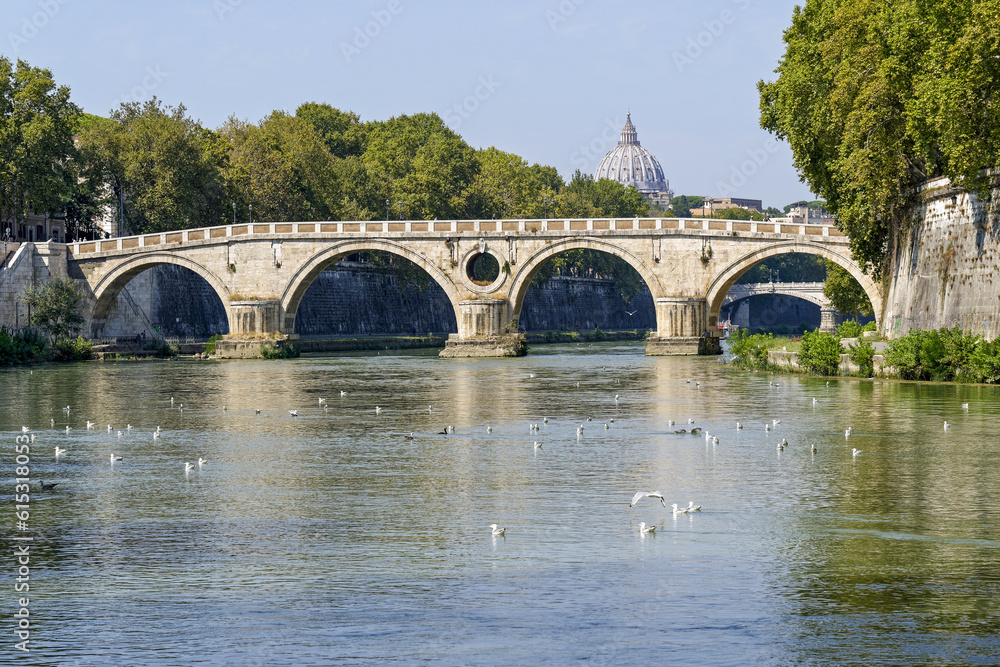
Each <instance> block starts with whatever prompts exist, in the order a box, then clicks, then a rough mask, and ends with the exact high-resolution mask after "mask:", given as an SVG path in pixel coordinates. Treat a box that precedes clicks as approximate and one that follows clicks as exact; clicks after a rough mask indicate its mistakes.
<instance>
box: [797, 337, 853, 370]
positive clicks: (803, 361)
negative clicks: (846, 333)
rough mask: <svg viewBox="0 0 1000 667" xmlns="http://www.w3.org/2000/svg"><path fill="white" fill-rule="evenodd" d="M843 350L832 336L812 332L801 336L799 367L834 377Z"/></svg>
mask: <svg viewBox="0 0 1000 667" xmlns="http://www.w3.org/2000/svg"><path fill="white" fill-rule="evenodd" d="M843 353H844V348H843V346H842V345H841V344H840V340H838V339H837V338H836V337H835V336H833V335H832V334H828V333H824V332H821V331H812V332H806V333H804V334H802V345H801V347H799V353H798V360H799V366H801V367H803V368H805V369H806V370H808V371H810V372H812V373H818V374H820V375H836V374H837V371H838V368H839V366H840V355H842V354H843Z"/></svg>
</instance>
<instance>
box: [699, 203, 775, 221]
mask: <svg viewBox="0 0 1000 667" xmlns="http://www.w3.org/2000/svg"><path fill="white" fill-rule="evenodd" d="M712 217H713V218H715V219H716V220H757V221H761V220H763V219H764V214H763V213H761V212H760V211H752V210H750V209H748V208H743V207H742V206H731V207H730V208H724V209H721V210H718V211H715V212H714V213H712Z"/></svg>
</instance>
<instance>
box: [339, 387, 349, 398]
mask: <svg viewBox="0 0 1000 667" xmlns="http://www.w3.org/2000/svg"><path fill="white" fill-rule="evenodd" d="M344 396H347V392H346V391H344V390H343V389H341V390H340V397H341V398H343V397H344Z"/></svg>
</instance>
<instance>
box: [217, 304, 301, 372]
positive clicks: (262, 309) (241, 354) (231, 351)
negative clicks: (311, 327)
mask: <svg viewBox="0 0 1000 667" xmlns="http://www.w3.org/2000/svg"><path fill="white" fill-rule="evenodd" d="M280 317H281V304H280V303H279V302H278V301H275V300H259V301H256V300H253V301H251V300H247V301H231V302H230V303H229V335H227V336H226V337H225V338H224V339H223V340H220V341H218V342H216V344H215V354H216V356H217V357H219V358H222V359H253V358H259V357H261V356H263V348H264V346H265V345H268V346H271V347H282V346H284V345H288V344H289V343H288V341H289V340H291V339H293V338H297V337H298V336H296V335H294V334H291V335H287V336H286V335H282V334H281V329H280V326H279V322H280V321H281V319H280Z"/></svg>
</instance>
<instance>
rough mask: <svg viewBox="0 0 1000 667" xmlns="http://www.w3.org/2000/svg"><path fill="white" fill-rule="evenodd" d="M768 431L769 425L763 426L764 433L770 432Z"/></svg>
mask: <svg viewBox="0 0 1000 667" xmlns="http://www.w3.org/2000/svg"><path fill="white" fill-rule="evenodd" d="M770 430H771V425H770V424H764V432H765V433H768V432H770Z"/></svg>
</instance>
